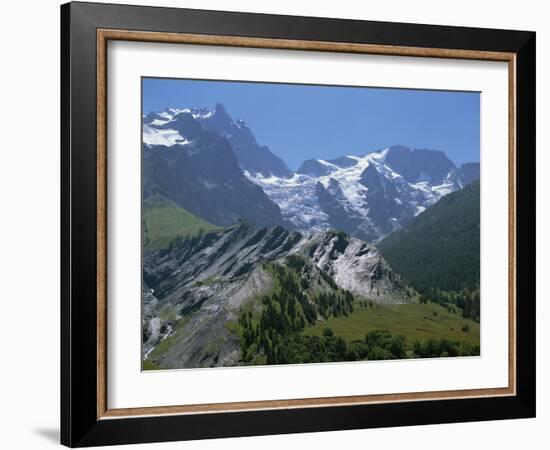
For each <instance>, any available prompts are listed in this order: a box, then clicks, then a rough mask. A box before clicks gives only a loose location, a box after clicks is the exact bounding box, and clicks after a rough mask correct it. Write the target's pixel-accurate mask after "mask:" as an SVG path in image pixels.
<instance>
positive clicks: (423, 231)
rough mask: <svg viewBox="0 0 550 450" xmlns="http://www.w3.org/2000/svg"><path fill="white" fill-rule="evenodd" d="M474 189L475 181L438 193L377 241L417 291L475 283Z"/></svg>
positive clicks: (476, 211) (476, 203)
mask: <svg viewBox="0 0 550 450" xmlns="http://www.w3.org/2000/svg"><path fill="white" fill-rule="evenodd" d="M479 187H480V184H479V181H475V182H473V183H471V184H470V185H468V186H466V187H465V188H464V189H461V190H459V191H456V192H453V193H451V194H449V195H446V196H445V197H442V198H441V200H439V201H438V202H437V203H436V204H435V205H433V206H432V207H430V208H428V209H427V210H426V211H424V212H423V213H421V214H419V215H418V216H416V217H415V218H414V219H412V220H411V221H410V222H408V223H407V224H405V225H404V226H403V227H402V228H401V229H400V230H398V231H396V232H394V233H392V234H391V235H389V236H388V237H386V238H385V239H384V240H383V241H382V242H380V244H379V245H378V248H379V249H380V250H381V252H382V253H383V255H384V257H385V258H386V260H387V261H388V262H389V264H390V266H391V267H392V268H393V269H394V270H395V271H396V272H398V273H400V274H401V275H403V276H404V277H405V278H406V279H407V280H409V281H410V282H411V283H412V284H413V285H414V287H415V288H416V289H418V290H419V291H421V292H425V291H428V290H431V289H439V290H444V291H460V290H463V289H466V288H474V287H476V286H479V272H480V269H479V264H480V263H479V254H480V248H479V235H480V219H479V195H480V192H479Z"/></svg>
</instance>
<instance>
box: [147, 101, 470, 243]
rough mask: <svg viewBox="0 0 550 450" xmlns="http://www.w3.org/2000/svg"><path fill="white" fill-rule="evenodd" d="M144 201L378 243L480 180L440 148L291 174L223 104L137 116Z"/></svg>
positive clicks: (214, 218)
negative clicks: (157, 198) (156, 199)
mask: <svg viewBox="0 0 550 450" xmlns="http://www.w3.org/2000/svg"><path fill="white" fill-rule="evenodd" d="M143 143H144V152H143V161H144V162H143V165H144V168H143V174H144V193H143V195H144V199H147V198H148V197H149V196H151V195H156V194H161V195H163V196H166V197H167V198H169V199H171V200H173V201H174V202H176V203H177V204H178V205H179V206H181V207H183V208H185V209H186V210H188V211H189V212H191V213H193V214H195V215H196V216H198V217H199V218H201V219H204V220H207V221H208V222H210V223H212V224H214V225H219V226H227V225H229V224H232V223H235V222H236V221H237V220H238V219H240V218H243V219H246V220H249V221H251V222H253V223H255V224H257V225H261V226H273V225H283V226H285V227H286V228H289V229H292V230H296V231H301V232H308V231H326V230H329V229H332V228H335V229H339V230H342V231H345V232H346V233H348V234H350V235H352V236H356V237H359V238H361V239H364V240H367V241H371V242H378V241H379V240H381V239H382V238H383V237H384V236H386V235H388V234H389V233H391V232H392V231H394V230H396V229H398V228H400V227H401V226H402V225H403V224H404V223H405V222H406V221H407V220H409V219H410V218H411V217H414V216H416V215H418V214H419V213H420V212H422V211H424V210H425V209H426V208H428V207H430V206H431V205H433V204H434V203H435V202H437V201H438V200H439V199H440V198H441V197H442V196H444V195H446V194H449V193H451V192H454V191H456V190H458V189H461V188H462V187H464V186H466V185H467V184H469V183H471V182H472V181H475V180H477V179H479V171H480V168H479V163H476V162H473V163H467V164H463V165H461V166H458V167H457V166H456V165H455V164H454V163H453V162H452V161H451V160H450V159H449V158H448V157H447V156H446V155H445V153H444V152H442V151H437V150H426V149H410V148H408V147H406V146H403V145H394V146H391V147H389V148H387V149H382V150H378V151H374V152H370V153H368V154H363V155H359V156H356V155H345V156H341V157H339V158H336V159H332V160H323V159H311V160H307V161H304V163H303V164H302V165H301V166H300V167H299V168H298V170H296V171H295V172H293V171H292V170H291V169H290V168H289V167H288V166H287V165H286V163H285V162H284V161H283V160H282V159H281V158H279V157H278V156H276V155H275V154H274V153H273V152H271V150H270V149H269V148H268V147H267V146H261V145H259V144H258V143H257V141H256V139H255V137H254V135H253V134H252V132H251V131H250V129H249V128H248V126H247V125H246V123H245V122H244V121H242V120H240V119H237V120H233V119H232V118H231V117H230V116H229V114H228V113H227V111H226V110H225V108H224V107H223V105H221V104H217V105H216V106H215V108H214V109H212V110H208V109H205V108H184V109H175V108H170V109H167V110H165V111H162V112H152V113H149V114H148V115H146V116H144V117H143Z"/></svg>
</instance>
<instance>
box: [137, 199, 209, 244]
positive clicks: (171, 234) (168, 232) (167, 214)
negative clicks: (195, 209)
mask: <svg viewBox="0 0 550 450" xmlns="http://www.w3.org/2000/svg"><path fill="white" fill-rule="evenodd" d="M142 217H143V244H144V248H146V249H149V250H156V249H160V248H165V247H166V246H167V245H168V243H169V242H170V241H172V240H173V239H174V238H175V237H177V236H182V237H185V236H189V237H193V236H196V235H197V234H198V233H200V232H201V230H202V232H206V231H212V230H215V229H218V228H219V227H216V226H215V225H212V224H211V223H208V222H206V221H205V220H202V219H200V218H198V217H197V216H195V215H193V214H191V213H190V212H189V211H187V210H185V209H183V208H181V207H179V206H178V205H176V204H175V203H174V202H172V201H171V200H169V199H167V198H166V197H163V196H160V195H155V196H152V197H149V198H148V199H147V200H145V201H144V202H143V216H142Z"/></svg>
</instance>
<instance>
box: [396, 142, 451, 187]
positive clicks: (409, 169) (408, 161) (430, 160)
mask: <svg viewBox="0 0 550 450" xmlns="http://www.w3.org/2000/svg"><path fill="white" fill-rule="evenodd" d="M386 164H388V165H389V166H390V167H391V168H392V169H393V170H394V171H395V172H397V173H399V174H401V175H402V176H403V177H404V178H405V180H407V181H408V182H409V183H416V182H418V181H430V182H431V183H432V184H434V185H437V184H441V183H442V182H443V179H444V178H445V176H446V175H447V174H448V173H449V172H450V171H451V170H452V169H454V168H455V165H454V163H453V162H452V161H451V160H450V159H449V158H447V156H446V155H445V153H443V152H442V151H436V150H424V149H414V150H412V149H410V148H408V147H405V146H404V145H394V146H392V147H390V148H389V150H388V153H387V155H386Z"/></svg>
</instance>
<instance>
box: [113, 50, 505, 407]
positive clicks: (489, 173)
mask: <svg viewBox="0 0 550 450" xmlns="http://www.w3.org/2000/svg"><path fill="white" fill-rule="evenodd" d="M219 61H223V62H224V64H223V68H220V64H219ZM108 68H109V69H108V71H109V73H108V80H107V84H108V86H109V92H110V94H109V101H108V111H107V116H108V117H109V123H108V136H109V142H108V145H107V147H108V153H109V154H108V165H109V173H108V177H109V179H108V183H107V185H108V189H109V192H108V198H109V210H108V221H109V223H108V225H107V227H108V230H109V232H108V235H109V242H108V251H109V255H108V261H109V262H108V264H109V275H108V281H107V285H108V294H107V297H108V307H107V310H108V311H109V318H108V336H109V339H108V345H109V347H108V352H107V353H108V358H109V360H108V363H107V367H108V371H107V373H108V382H107V386H108V396H107V397H108V400H107V406H108V408H135V407H143V406H166V405H181V404H193V403H216V402H221V403H226V402H236V401H255V400H272V399H273V400H275V399H277V400H282V399H288V398H311V397H325V396H347V395H369V394H383V393H390V392H395V393H403V392H418V391H440V390H453V389H476V388H491V387H505V386H507V385H508V345H507V344H508V302H507V298H508V245H507V243H508V229H507V226H506V224H507V220H508V207H507V206H508V164H507V158H506V155H507V150H508V67H507V63H505V62H494V61H463V60H449V59H439V60H434V59H426V58H403V57H400V58H396V57H391V56H382V55H368V56H366V55H342V54H334V53H320V52H300V53H296V52H295V51H281V50H269V49H242V48H241V49H235V48H229V47H222V48H220V47H211V46H210V47H208V46H202V47H197V46H188V45H176V46H174V45H165V44H164V45H163V44H154V43H142V42H139V43H138V42H114V43H111V44H109V47H108ZM142 75H149V76H151V75H156V76H163V77H178V76H179V77H183V76H185V77H189V78H224V79H233V80H243V79H247V80H255V81H277V82H283V81H284V82H293V83H304V82H309V83H321V84H343V85H348V86H353V85H369V86H384V87H407V88H431V89H455V90H462V91H465V90H469V91H481V100H480V102H481V112H480V117H481V133H480V134H481V179H482V180H483V181H482V183H481V186H482V187H481V204H482V208H481V211H482V216H481V242H482V247H481V274H482V276H481V280H482V284H481V304H482V314H481V357H480V358H444V359H434V360H430V361H426V360H402V361H391V362H376V363H374V362H370V363H360V364H352V363H344V364H321V365H312V364H307V365H292V366H286V367H281V366H278V367H273V366H271V367H261V368H259V367H239V368H226V369H217V370H212V369H209V370H190V371H185V372H182V371H153V372H141V371H140V363H141V347H140V339H139V337H140V336H141V320H140V317H141V302H140V299H141V265H140V264H141V261H140V252H141V226H140V223H141V220H140V204H141V180H140V169H141V154H140V152H139V151H136V149H138V148H139V143H140V139H141V125H140V121H139V120H136V119H138V118H139V117H140V115H141V100H140V96H139V92H140V87H141V86H140V84H141V78H140V77H141V76H142ZM128 136H133V137H134V138H133V143H134V145H132V144H130V145H128ZM130 142H132V141H130ZM366 150H368V149H362V150H361V151H366ZM347 151H350V150H349V149H348V150H347ZM355 151H358V150H355ZM483 205H488V207H487V208H483ZM404 373H406V374H407V375H406V376H402V375H400V374H404ZM259 380H261V382H259ZM339 380H346V382H345V383H341V382H340V381H339ZM365 380H368V383H366V382H365ZM227 386H231V389H227Z"/></svg>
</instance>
